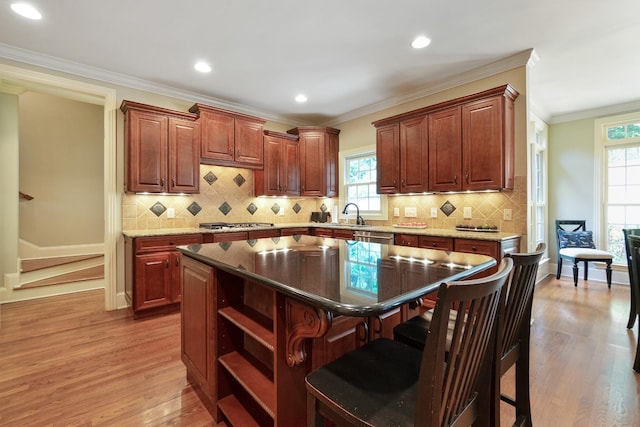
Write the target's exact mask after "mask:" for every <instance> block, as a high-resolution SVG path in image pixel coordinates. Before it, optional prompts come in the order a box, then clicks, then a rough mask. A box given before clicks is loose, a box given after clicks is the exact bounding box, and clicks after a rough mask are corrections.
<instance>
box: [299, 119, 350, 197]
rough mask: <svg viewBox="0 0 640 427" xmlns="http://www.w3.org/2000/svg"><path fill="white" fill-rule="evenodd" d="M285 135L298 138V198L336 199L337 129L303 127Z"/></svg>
mask: <svg viewBox="0 0 640 427" xmlns="http://www.w3.org/2000/svg"><path fill="white" fill-rule="evenodd" d="M287 133H290V134H293V135H298V136H299V137H300V139H299V144H300V195H301V196H326V197H337V196H338V144H339V139H338V135H339V134H340V130H339V129H334V128H330V127H318V126H305V127H298V128H295V129H290V130H288V131H287Z"/></svg>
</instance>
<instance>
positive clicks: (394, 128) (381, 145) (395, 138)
mask: <svg viewBox="0 0 640 427" xmlns="http://www.w3.org/2000/svg"><path fill="white" fill-rule="evenodd" d="M399 156H400V125H398V124H397V123H393V124H390V125H386V126H380V127H379V128H377V129H376V158H377V161H378V171H377V186H378V193H379V194H389V193H391V194H393V193H398V192H400V186H399V183H398V179H399V176H400V157H399Z"/></svg>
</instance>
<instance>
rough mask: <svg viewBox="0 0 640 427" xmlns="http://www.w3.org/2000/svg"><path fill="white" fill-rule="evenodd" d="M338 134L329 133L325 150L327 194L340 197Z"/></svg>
mask: <svg viewBox="0 0 640 427" xmlns="http://www.w3.org/2000/svg"><path fill="white" fill-rule="evenodd" d="M338 144H339V143H338V135H336V134H333V133H327V136H326V150H325V179H326V185H327V191H326V194H325V196H327V197H338V150H339V147H338Z"/></svg>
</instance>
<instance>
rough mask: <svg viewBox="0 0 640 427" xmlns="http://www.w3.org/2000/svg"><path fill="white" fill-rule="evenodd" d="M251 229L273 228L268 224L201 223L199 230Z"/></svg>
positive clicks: (271, 224)
mask: <svg viewBox="0 0 640 427" xmlns="http://www.w3.org/2000/svg"><path fill="white" fill-rule="evenodd" d="M252 227H273V223H270V222H203V223H201V224H200V228H206V229H208V230H220V229H223V228H252Z"/></svg>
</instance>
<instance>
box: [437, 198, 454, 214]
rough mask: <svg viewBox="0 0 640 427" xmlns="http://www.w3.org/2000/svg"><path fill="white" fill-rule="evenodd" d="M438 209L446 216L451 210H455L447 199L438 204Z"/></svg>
mask: <svg viewBox="0 0 640 427" xmlns="http://www.w3.org/2000/svg"><path fill="white" fill-rule="evenodd" d="M440 210H441V211H442V213H444V214H445V215H446V216H449V215H451V214H452V213H453V211H455V210H456V207H455V206H453V205H452V204H451V202H449V201H448V200H447V201H446V202H444V203H443V205H442V206H440Z"/></svg>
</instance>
